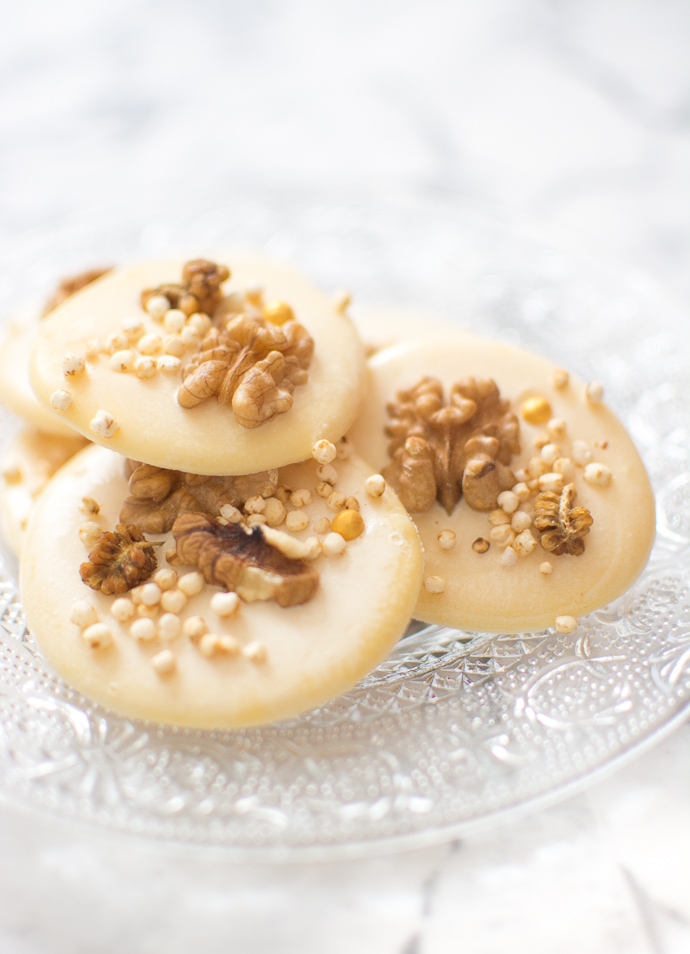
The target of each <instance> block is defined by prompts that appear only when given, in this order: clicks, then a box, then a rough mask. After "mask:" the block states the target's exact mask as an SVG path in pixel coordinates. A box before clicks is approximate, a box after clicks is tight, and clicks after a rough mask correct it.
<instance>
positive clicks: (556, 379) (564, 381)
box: [551, 368, 570, 391]
mask: <svg viewBox="0 0 690 954" xmlns="http://www.w3.org/2000/svg"><path fill="white" fill-rule="evenodd" d="M569 381H570V375H569V374H568V372H567V371H564V370H563V368H556V370H555V371H554V372H553V374H552V375H551V383H552V384H553V386H554V387H555V388H556V390H557V391H561V390H562V389H563V388H565V387H567V386H568V382H569Z"/></svg>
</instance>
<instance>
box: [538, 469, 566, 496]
mask: <svg viewBox="0 0 690 954" xmlns="http://www.w3.org/2000/svg"><path fill="white" fill-rule="evenodd" d="M563 483H564V480H563V474H554V473H550V474H542V475H541V477H540V478H539V481H538V484H539V490H543V491H550V492H551V493H554V494H559V493H560V492H561V491H562V490H563Z"/></svg>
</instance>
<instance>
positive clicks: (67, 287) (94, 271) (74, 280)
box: [41, 268, 111, 318]
mask: <svg viewBox="0 0 690 954" xmlns="http://www.w3.org/2000/svg"><path fill="white" fill-rule="evenodd" d="M109 271H111V269H110V268H90V269H89V270H88V271H86V272H80V273H79V274H78V275H72V276H70V277H69V278H63V279H62V281H61V282H60V284H59V285H58V287H57V288H56V289H55V291H54V292H53V294H52V295H51V296H50V298H49V299H48V301H47V302H46V303H45V305H44V307H43V311H42V312H41V318H45V316H46V315H48V314H50V312H51V311H52V310H53V309H54V308H57V306H58V305H61V304H62V303H63V301H67V299H68V298H71V297H72V295H74V294H75V293H76V292H78V291H81V289H82V288H86V286H87V285H90V284H91V282H95V281H96V279H97V278H100V277H101V276H102V275H106V274H107V273H108V272H109Z"/></svg>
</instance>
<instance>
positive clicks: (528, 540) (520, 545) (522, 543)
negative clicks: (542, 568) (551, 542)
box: [511, 530, 537, 556]
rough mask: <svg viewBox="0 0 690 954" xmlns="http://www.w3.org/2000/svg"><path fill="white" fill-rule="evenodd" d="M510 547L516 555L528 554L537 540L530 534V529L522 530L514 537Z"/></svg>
mask: <svg viewBox="0 0 690 954" xmlns="http://www.w3.org/2000/svg"><path fill="white" fill-rule="evenodd" d="M511 547H512V549H513V550H515V552H516V553H517V555H518V556H528V554H530V553H532V551H533V550H534V549H535V548H536V547H537V541H536V540H535V539H534V537H533V536H532V531H531V530H523V531H522V532H521V533H518V535H517V536H516V537H515V539H514V540H513V542H512V544H511Z"/></svg>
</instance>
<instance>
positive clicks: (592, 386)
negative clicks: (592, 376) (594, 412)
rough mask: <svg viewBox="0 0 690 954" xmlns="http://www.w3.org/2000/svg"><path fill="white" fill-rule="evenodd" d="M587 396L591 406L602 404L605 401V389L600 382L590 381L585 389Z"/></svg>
mask: <svg viewBox="0 0 690 954" xmlns="http://www.w3.org/2000/svg"><path fill="white" fill-rule="evenodd" d="M585 395H586V397H587V400H588V401H589V403H590V404H601V402H602V401H603V400H604V388H603V386H602V385H601V384H600V383H599V381H590V382H589V384H588V385H587V387H586V388H585Z"/></svg>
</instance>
